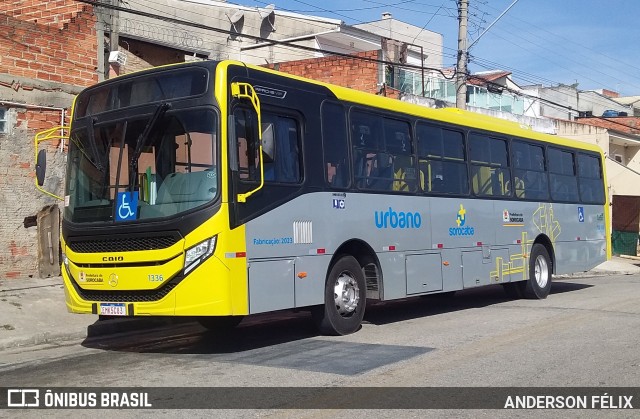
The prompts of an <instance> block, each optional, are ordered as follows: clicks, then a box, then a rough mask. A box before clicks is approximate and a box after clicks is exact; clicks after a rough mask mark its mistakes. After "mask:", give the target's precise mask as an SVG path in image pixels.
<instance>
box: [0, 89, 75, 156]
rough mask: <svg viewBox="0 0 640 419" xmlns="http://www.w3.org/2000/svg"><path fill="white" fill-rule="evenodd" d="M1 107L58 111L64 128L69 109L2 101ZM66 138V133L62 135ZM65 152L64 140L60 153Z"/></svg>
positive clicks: (61, 143) (0, 102)
mask: <svg viewBox="0 0 640 419" xmlns="http://www.w3.org/2000/svg"><path fill="white" fill-rule="evenodd" d="M0 105H11V106H16V107H20V108H25V109H44V110H47V111H57V112H60V126H61V127H64V121H65V119H64V114H65V113H66V112H67V108H59V107H56V106H45V105H29V104H27V103H20V102H12V101H10V100H0ZM61 134H62V136H64V132H62V133H61ZM63 150H64V138H62V139H61V140H60V151H63Z"/></svg>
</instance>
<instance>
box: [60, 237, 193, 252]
mask: <svg viewBox="0 0 640 419" xmlns="http://www.w3.org/2000/svg"><path fill="white" fill-rule="evenodd" d="M180 239H181V237H180V235H179V234H171V235H158V236H154V235H140V236H137V235H136V236H133V235H128V236H121V237H118V236H109V237H100V238H93V239H89V240H82V239H75V238H72V239H70V240H69V241H68V246H69V248H70V249H71V250H73V251H74V252H75V253H108V252H135V251H140V250H156V249H166V248H168V247H171V246H173V245H174V244H176V243H177V242H178V241H180Z"/></svg>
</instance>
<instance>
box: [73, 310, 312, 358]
mask: <svg viewBox="0 0 640 419" xmlns="http://www.w3.org/2000/svg"><path fill="white" fill-rule="evenodd" d="M140 320H142V321H144V319H140ZM137 321H138V319H137V318H133V319H122V320H117V319H114V320H107V322H114V323H117V322H125V323H127V324H128V325H127V326H126V327H125V329H126V331H123V332H118V333H113V334H96V333H93V334H88V336H89V337H87V338H86V339H85V340H84V341H83V342H82V346H84V347H87V348H93V349H101V350H106V351H117V352H137V353H175V354H225V353H237V352H245V351H250V350H254V349H258V348H263V347H268V346H275V345H280V344H284V343H289V342H294V341H299V340H303V339H308V338H312V337H315V336H318V332H317V330H316V329H315V327H314V325H313V322H312V321H311V315H310V314H309V313H308V312H291V311H283V312H275V313H268V314H258V315H254V316H250V317H247V318H245V319H244V320H243V321H242V323H240V325H239V326H237V327H236V328H234V329H231V330H219V331H211V330H207V329H205V328H204V327H202V326H200V324H199V323H197V322H196V321H195V319H194V318H181V319H177V320H176V319H169V318H167V319H164V321H163V320H156V321H155V322H149V321H148V320H147V321H145V322H144V323H143V324H142V326H143V327H138V326H140V325H138V324H136V322H137ZM99 323H100V322H96V324H94V325H91V326H90V327H89V329H91V328H92V327H104V326H102V325H100V324H99ZM109 329H112V327H109Z"/></svg>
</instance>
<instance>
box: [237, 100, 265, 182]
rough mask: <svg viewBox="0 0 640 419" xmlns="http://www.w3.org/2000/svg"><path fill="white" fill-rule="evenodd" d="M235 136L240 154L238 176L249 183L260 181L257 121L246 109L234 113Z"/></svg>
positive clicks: (239, 109)
mask: <svg viewBox="0 0 640 419" xmlns="http://www.w3.org/2000/svg"><path fill="white" fill-rule="evenodd" d="M234 117H235V123H236V126H235V134H236V144H237V153H238V174H239V176H240V179H241V180H243V181H248V182H259V181H260V170H259V164H260V160H259V158H258V157H259V156H258V135H257V134H258V130H257V126H256V125H257V119H256V118H255V117H254V115H253V114H252V113H251V112H250V111H249V110H248V109H245V108H237V109H236V110H235V111H234Z"/></svg>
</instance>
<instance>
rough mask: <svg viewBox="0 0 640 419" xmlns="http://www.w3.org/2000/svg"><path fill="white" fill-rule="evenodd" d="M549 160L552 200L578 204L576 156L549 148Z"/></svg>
mask: <svg viewBox="0 0 640 419" xmlns="http://www.w3.org/2000/svg"><path fill="white" fill-rule="evenodd" d="M547 159H548V166H549V184H550V189H551V198H552V199H554V200H556V201H564V202H578V200H579V199H578V179H577V177H576V171H575V168H576V165H575V155H574V154H573V153H572V152H570V151H565V150H560V149H558V148H555V147H549V148H548V152H547Z"/></svg>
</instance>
